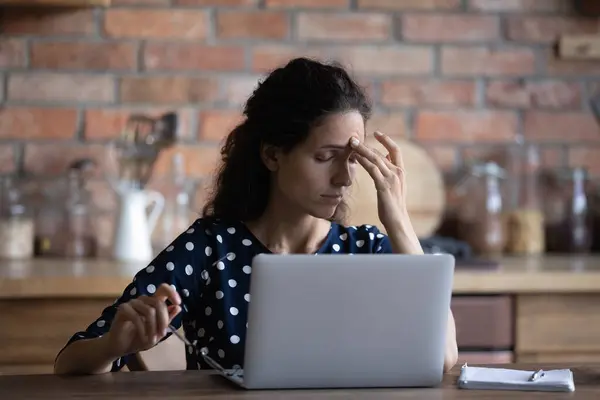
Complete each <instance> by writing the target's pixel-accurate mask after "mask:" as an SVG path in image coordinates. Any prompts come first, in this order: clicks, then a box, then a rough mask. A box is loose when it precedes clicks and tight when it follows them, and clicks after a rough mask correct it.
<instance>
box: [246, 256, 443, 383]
mask: <svg viewBox="0 0 600 400" xmlns="http://www.w3.org/2000/svg"><path fill="white" fill-rule="evenodd" d="M453 273H454V257H452V256H451V255H446V254H444V255H399V254H378V255H367V254H365V255H359V254H357V255H340V254H335V255H327V254H324V255H318V256H314V255H275V254H260V255H257V256H256V257H255V258H254V260H253V264H252V275H251V278H250V279H251V281H250V293H251V298H252V301H251V302H250V305H249V309H248V330H247V333H246V342H245V356H244V358H245V359H244V386H245V387H247V388H250V389H252V388H257V389H266V388H336V387H338V388H350V387H415V386H423V387H424V386H433V385H437V384H439V383H440V382H441V379H442V376H443V361H444V349H445V338H446V329H447V319H448V311H449V309H450V299H451V295H452V283H453Z"/></svg>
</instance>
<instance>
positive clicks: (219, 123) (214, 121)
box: [198, 110, 244, 141]
mask: <svg viewBox="0 0 600 400" xmlns="http://www.w3.org/2000/svg"><path fill="white" fill-rule="evenodd" d="M243 120H244V116H243V115H242V113H241V112H240V111H236V110H210V111H203V112H201V113H200V126H199V127H198V138H200V139H204V140H210V141H221V140H223V139H224V138H225V137H226V136H227V135H229V133H230V132H231V131H232V130H233V128H235V127H236V126H237V125H238V124H239V123H240V122H242V121H243Z"/></svg>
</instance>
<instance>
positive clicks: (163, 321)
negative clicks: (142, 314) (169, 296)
mask: <svg viewBox="0 0 600 400" xmlns="http://www.w3.org/2000/svg"><path fill="white" fill-rule="evenodd" d="M143 301H144V303H146V304H147V305H148V306H150V307H152V308H154V310H155V314H154V315H155V320H154V321H155V327H156V333H157V334H158V336H160V337H161V338H162V337H164V336H165V335H166V334H167V326H168V325H169V311H168V310H167V305H166V304H165V302H163V301H160V300H159V299H158V298H156V297H146V298H144V300H143Z"/></svg>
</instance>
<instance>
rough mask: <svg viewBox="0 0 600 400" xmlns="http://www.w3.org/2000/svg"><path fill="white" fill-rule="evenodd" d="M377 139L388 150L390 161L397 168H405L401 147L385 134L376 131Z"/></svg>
mask: <svg viewBox="0 0 600 400" xmlns="http://www.w3.org/2000/svg"><path fill="white" fill-rule="evenodd" d="M374 136H375V138H376V139H377V140H378V141H379V142H380V143H381V144H382V145H383V147H385V148H386V150H387V151H388V152H389V154H390V161H391V162H392V163H393V164H394V165H395V166H397V167H400V168H404V166H403V165H401V164H402V157H401V155H400V147H398V145H397V144H396V142H394V141H393V140H392V138H391V137H389V136H388V135H386V134H385V133H383V132H380V131H375V135H374Z"/></svg>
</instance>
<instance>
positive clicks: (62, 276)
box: [0, 255, 600, 299]
mask: <svg viewBox="0 0 600 400" xmlns="http://www.w3.org/2000/svg"><path fill="white" fill-rule="evenodd" d="M498 261H499V266H498V267H477V266H468V267H465V266H461V265H460V264H458V265H457V266H456V268H455V274H454V287H453V292H454V293H455V294H485V293H585V292H588V293H589V292H599V293H600V255H593V256H544V257H530V258H520V257H507V258H502V259H499V260H498ZM145 266H146V264H136V263H121V262H115V261H112V260H108V259H104V260H85V261H73V260H66V259H32V260H27V261H0V298H5V299H6V298H8V299H14V298H44V297H46V298H56V297H65V298H69V297H100V298H102V297H110V298H114V297H117V296H119V295H120V294H121V293H122V291H123V289H124V288H125V287H126V286H127V284H129V282H130V281H131V279H132V278H133V275H135V273H136V272H137V271H139V270H140V269H141V268H144V267H145Z"/></svg>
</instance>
